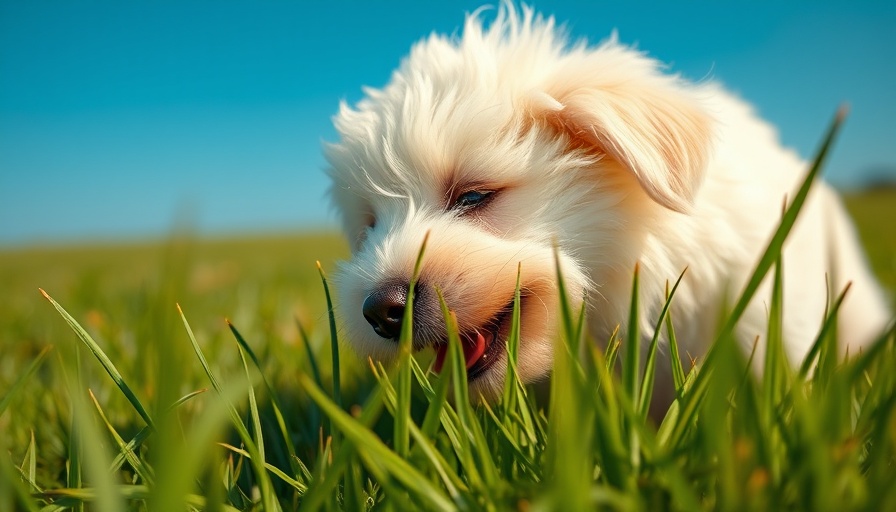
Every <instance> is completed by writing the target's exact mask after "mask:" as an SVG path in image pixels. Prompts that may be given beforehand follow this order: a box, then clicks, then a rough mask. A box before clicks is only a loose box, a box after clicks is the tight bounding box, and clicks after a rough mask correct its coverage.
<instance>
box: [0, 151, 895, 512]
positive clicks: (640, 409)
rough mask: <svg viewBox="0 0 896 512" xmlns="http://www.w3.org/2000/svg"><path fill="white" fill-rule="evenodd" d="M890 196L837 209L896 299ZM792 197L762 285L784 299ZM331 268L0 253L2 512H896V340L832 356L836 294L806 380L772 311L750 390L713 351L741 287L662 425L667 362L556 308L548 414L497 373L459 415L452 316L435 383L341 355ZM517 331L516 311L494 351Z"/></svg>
mask: <svg viewBox="0 0 896 512" xmlns="http://www.w3.org/2000/svg"><path fill="white" fill-rule="evenodd" d="M827 147H828V145H827V144H825V145H823V148H824V149H826V148H827ZM808 183H811V181H807V184H808ZM886 194H888V192H880V191H878V192H874V195H871V196H869V198H868V199H866V198H863V197H850V198H847V205H848V206H849V207H850V209H851V210H852V211H853V213H855V214H856V218H857V220H858V224H859V231H860V233H861V234H862V236H863V237H864V238H865V240H866V245H867V247H868V250H869V254H870V259H871V261H872V264H873V265H874V267H875V270H876V271H877V272H878V275H879V276H881V279H882V281H883V282H885V283H886V284H887V285H888V286H889V289H890V290H894V289H896V281H894V280H892V278H893V276H894V275H896V273H894V268H896V258H894V254H896V248H894V244H896V237H894V236H893V235H892V234H891V233H890V231H889V230H887V228H886V226H885V224H884V223H880V222H879V219H882V218H893V217H894V215H896V194H894V193H893V192H892V191H890V192H889V194H890V195H889V196H887V195H886ZM800 197H801V196H799V195H797V196H796V197H795V198H794V203H793V205H792V208H791V209H790V210H789V211H788V213H787V214H785V216H784V221H783V222H782V228H781V232H780V234H779V237H777V238H776V239H775V241H774V242H773V243H772V244H771V246H770V248H769V251H768V253H767V254H766V257H765V258H764V259H763V260H762V262H761V264H760V265H759V266H758V267H757V276H756V280H758V279H759V278H761V277H762V275H765V274H769V275H771V276H772V278H773V279H775V282H776V283H777V284H776V286H775V292H776V293H775V294H774V295H775V297H778V298H780V296H781V285H780V280H779V279H778V278H777V276H779V273H780V269H781V266H782V265H787V261H783V262H782V261H780V258H779V250H780V243H781V242H782V241H783V239H784V237H785V236H786V230H787V226H788V224H789V223H792V221H793V219H794V218H795V215H796V214H797V212H798V208H799V202H800V200H801V199H800ZM882 198H883V199H882ZM887 198H889V200H887ZM875 208H876V209H877V210H875ZM875 220H877V223H876V224H875V222H874V221H875ZM878 226H884V227H882V228H880V227H878ZM875 230H878V231H875ZM346 254H347V251H346V247H345V245H344V244H343V243H342V242H341V241H339V239H338V238H337V237H335V236H333V235H327V234H321V235H309V236H307V237H266V238H256V239H244V240H218V241H214V240H212V241H199V240H195V239H192V238H190V237H186V236H175V237H172V238H171V239H170V240H169V241H166V242H163V243H147V244H133V245H119V246H109V247H97V246H86V247H44V248H31V249H20V250H12V251H5V252H0V282H2V283H4V287H5V289H4V291H3V294H4V302H3V307H2V308H0V349H2V353H3V357H2V358H0V433H2V435H0V448H2V451H3V453H2V455H0V459H2V460H0V510H47V511H53V510H65V509H72V510H124V509H135V510H164V511H167V510H185V509H186V510H277V509H280V510H296V509H299V508H301V509H307V510H317V509H325V510H368V509H369V510H408V509H425V510H455V509H459V510H488V509H491V510H507V509H511V510H513V509H516V510H530V509H533V510H539V509H540V510H582V509H590V508H595V507H601V508H610V509H620V510H645V509H647V510H654V509H660V510H666V509H674V510H701V509H707V510H709V509H721V510H731V509H745V510H769V509H811V510H822V509H831V510H896V466H894V465H896V374H894V372H893V371H892V369H893V368H896V339H894V334H893V333H892V332H890V333H889V336H884V337H882V338H881V340H880V342H879V343H878V344H876V345H875V346H874V347H873V348H872V349H871V350H869V351H867V352H865V353H863V354H859V355H858V356H857V357H854V358H853V359H851V360H850V361H848V362H840V361H838V360H837V359H836V358H835V357H833V354H834V353H835V352H836V347H835V343H836V340H835V338H834V336H833V335H832V333H833V332H834V330H833V329H830V326H831V324H832V323H833V322H834V318H835V313H836V307H837V306H836V305H837V296H836V295H837V294H838V293H839V292H840V291H839V290H835V291H834V294H833V296H832V297H831V305H832V306H831V315H830V321H829V322H827V323H826V324H825V325H823V326H819V331H820V332H819V336H818V338H817V343H816V345H815V347H814V349H813V361H812V362H813V363H814V371H812V372H810V371H809V370H811V369H812V365H804V366H799V365H797V366H793V365H791V364H789V363H788V362H787V361H786V360H785V357H784V355H783V351H782V350H781V342H782V339H781V329H780V321H781V319H782V318H783V317H784V315H786V314H787V311H786V310H785V309H784V308H783V307H782V304H781V303H780V301H779V300H773V301H772V303H771V304H770V306H769V315H770V319H771V321H770V326H769V333H768V339H769V350H768V351H767V354H766V358H765V359H764V360H763V361H757V362H756V364H761V365H762V366H763V367H764V369H765V371H764V373H763V376H762V377H761V378H757V377H755V376H754V375H753V374H752V373H751V372H748V371H747V370H746V368H747V366H748V364H749V362H748V359H749V355H744V354H742V353H741V352H740V351H739V350H737V348H736V347H735V344H734V343H733V339H732V338H731V335H730V332H731V327H732V326H733V325H734V323H735V322H736V320H737V315H738V311H740V307H741V306H740V304H742V303H745V302H744V301H746V300H748V299H749V294H750V293H751V292H750V288H749V287H748V289H747V291H746V292H745V294H744V297H742V300H741V301H740V302H738V303H735V304H733V305H732V306H733V307H732V310H731V313H730V314H729V317H728V320H727V322H726V323H725V324H724V325H725V326H726V327H725V328H723V329H722V330H721V331H720V333H719V337H718V340H717V342H716V344H715V345H714V349H713V350H712V352H711V353H710V354H708V355H707V357H706V358H704V359H702V360H701V361H699V364H697V365H696V366H693V367H682V366H681V365H680V364H674V363H673V364H672V367H671V368H670V370H671V372H672V375H673V377H674V381H675V386H676V392H677V395H676V396H677V399H676V401H675V403H674V404H673V406H672V408H671V409H670V411H669V413H668V415H667V416H666V418H665V420H664V421H662V422H660V424H659V425H655V424H653V423H652V422H651V421H649V420H648V419H647V411H648V410H649V406H650V396H651V390H652V386H653V380H652V373H651V372H650V371H649V370H650V369H652V368H655V367H656V366H657V365H660V364H663V365H667V364H670V363H669V362H668V361H667V360H666V359H665V358H660V357H657V355H656V345H655V344H650V345H649V346H648V347H640V346H639V344H637V343H633V340H635V339H637V333H632V332H629V333H626V334H625V335H624V336H625V339H622V340H592V339H589V338H588V337H587V335H586V333H585V332H584V329H583V313H582V311H578V310H572V309H570V308H569V305H568V303H566V302H565V301H564V302H563V304H562V306H563V315H562V317H563V320H562V324H561V326H560V335H559V336H558V338H557V340H556V347H555V353H556V354H557V360H556V363H555V365H556V366H555V378H554V379H552V381H551V385H550V399H549V400H547V401H544V400H539V399H538V398H537V397H536V393H535V392H534V390H532V389H530V388H528V387H526V386H523V385H522V384H521V383H520V382H519V381H518V379H517V377H516V373H515V370H514V368H513V366H512V365H511V371H510V374H509V375H510V378H509V379H508V380H507V382H506V385H505V388H504V393H503V396H502V398H501V400H499V401H498V402H497V403H495V404H492V405H485V406H481V407H472V406H470V403H469V400H468V397H467V387H466V384H465V383H466V373H465V370H464V364H463V354H462V351H461V349H460V345H459V339H458V336H457V333H456V328H451V327H452V326H453V317H452V314H451V312H450V311H448V309H447V307H446V308H445V311H444V313H445V317H446V321H447V322H448V325H449V332H450V333H451V336H450V343H451V348H450V350H449V355H448V357H447V358H446V361H445V365H444V368H443V371H442V375H441V376H435V375H433V374H432V373H430V372H429V371H428V360H427V359H426V358H420V359H416V358H414V357H411V355H410V352H409V351H406V352H405V353H404V354H403V357H402V358H401V359H402V361H401V364H400V365H399V367H398V368H383V367H381V366H379V365H378V364H375V363H369V364H368V363H367V362H361V361H358V360H357V359H356V358H354V357H352V356H351V355H349V354H340V353H339V349H340V346H342V345H341V344H340V343H344V342H345V340H339V343H337V340H336V336H337V335H338V331H337V330H336V329H335V328H333V321H334V319H333V318H332V315H329V314H328V310H329V308H328V306H327V304H328V302H329V300H330V297H329V292H328V291H326V283H327V281H326V274H327V272H331V271H332V270H333V269H334V267H335V264H334V261H335V260H336V259H339V258H342V257H345V256H346ZM424 257H425V253H424ZM317 260H319V261H320V264H319V265H318V264H316V261H317ZM558 272H562V269H558ZM888 276H889V277H888ZM675 284H676V283H670V286H669V292H668V294H667V296H668V297H667V302H671V301H674V300H675V298H674V292H675ZM638 285H639V284H638V279H637V271H635V272H634V273H633V282H632V286H633V287H637V286H638ZM38 287H41V288H43V289H44V290H46V293H47V299H49V301H48V300H45V299H44V298H43V297H41V295H40V294H39V293H38V291H37V290H38ZM635 296H637V295H635ZM443 306H444V304H443ZM638 307H639V306H638V303H637V301H635V302H633V303H632V314H633V315H635V314H637V312H638ZM665 313H666V311H665V310H664V311H663V312H662V313H661V315H660V316H659V317H658V318H656V319H655V321H656V323H657V325H658V326H659V327H661V329H656V331H657V332H660V331H662V332H665V333H667V334H668V335H669V338H670V339H672V340H674V339H675V337H674V332H675V327H674V320H675V319H674V318H672V317H671V316H668V315H666V314H665ZM405 325H406V326H410V325H411V322H405ZM407 331H408V330H407V329H406V332H404V333H403V337H404V338H403V340H402V343H401V346H402V347H405V348H407V347H409V344H408V340H409V339H410V338H409V336H410V334H411V333H410V332H407ZM518 333H519V311H518V308H517V307H515V308H514V312H513V328H512V334H511V336H510V340H508V344H509V347H508V349H509V352H510V353H511V354H514V353H515V352H516V347H517V345H518V343H519V339H518ZM596 341H601V342H603V343H596ZM600 346H605V347H606V349H599V348H598V347H600ZM670 349H671V350H673V353H674V350H675V349H676V346H675V344H674V343H673V344H672V346H671V347H670ZM576 353H581V354H582V356H581V357H572V356H571V354H576ZM675 360H677V359H673V361H675ZM640 361H644V364H643V365H642V364H641V363H640ZM792 363H797V362H792ZM642 366H644V367H646V368H647V369H648V371H644V372H642V371H640V370H639V368H641V367H642Z"/></svg>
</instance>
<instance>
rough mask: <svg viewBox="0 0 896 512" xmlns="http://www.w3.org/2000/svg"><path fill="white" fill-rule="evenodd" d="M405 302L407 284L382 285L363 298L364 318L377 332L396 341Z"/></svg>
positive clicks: (406, 300)
mask: <svg viewBox="0 0 896 512" xmlns="http://www.w3.org/2000/svg"><path fill="white" fill-rule="evenodd" d="M407 302H408V287H407V285H401V284H393V285H388V286H384V287H382V288H380V289H379V290H376V291H375V292H373V293H371V294H370V295H368V296H367V298H366V299H364V306H363V311H364V318H365V319H366V320H367V322H368V323H369V324H370V326H371V327H373V330H374V331H375V332H376V333H377V334H379V335H380V336H382V337H383V338H388V339H393V340H396V341H397V340H398V337H399V336H400V335H401V319H402V318H403V317H404V307H405V305H406V304H407Z"/></svg>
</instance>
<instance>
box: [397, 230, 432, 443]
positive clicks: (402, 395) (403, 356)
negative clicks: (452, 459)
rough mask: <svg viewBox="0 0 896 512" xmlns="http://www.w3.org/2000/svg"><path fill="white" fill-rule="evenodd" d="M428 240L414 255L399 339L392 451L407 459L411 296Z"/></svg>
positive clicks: (409, 401) (411, 317) (412, 298)
mask: <svg viewBox="0 0 896 512" xmlns="http://www.w3.org/2000/svg"><path fill="white" fill-rule="evenodd" d="M428 240H429V231H427V232H426V234H425V235H423V242H422V243H421V244H420V250H419V251H418V252H417V261H416V262H415V263H414V273H413V275H412V276H411V282H410V284H409V285H408V294H407V302H406V303H405V307H404V316H403V318H402V320H401V335H400V336H399V338H398V354H399V355H398V408H397V409H396V411H395V425H394V427H395V428H394V439H393V441H392V442H393V443H394V446H395V452H396V453H398V455H400V456H401V457H407V456H408V452H409V449H410V430H409V427H408V425H409V423H410V422H411V365H410V363H409V359H410V358H411V351H412V347H413V343H414V295H415V294H416V291H417V290H416V288H417V280H418V279H419V278H420V268H421V267H422V265H423V255H424V253H425V252H426V242H427V241H428Z"/></svg>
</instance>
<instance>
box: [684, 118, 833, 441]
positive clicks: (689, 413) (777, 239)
mask: <svg viewBox="0 0 896 512" xmlns="http://www.w3.org/2000/svg"><path fill="white" fill-rule="evenodd" d="M845 116H846V109H845V108H840V109H839V110H838V111H837V114H836V116H835V117H834V120H833V121H832V122H831V125H830V126H829V128H828V130H827V133H826V134H825V136H824V139H823V142H822V144H821V147H820V149H819V150H818V153H817V154H816V156H815V158H814V159H813V162H812V165H811V166H810V168H809V172H808V173H806V177H805V178H804V179H803V181H802V183H801V184H800V187H799V189H798V191H797V193H796V194H795V195H794V198H793V201H792V202H791V203H790V205H789V206H788V207H787V210H786V211H785V212H784V215H783V217H782V219H781V222H780V223H779V225H778V228H777V229H776V230H775V234H774V235H773V236H772V239H771V240H770V241H769V244H768V246H767V247H766V249H765V252H764V253H763V255H762V257H761V258H760V259H759V261H758V262H757V263H756V267H755V269H754V270H753V273H752V274H751V277H750V279H748V280H747V284H746V285H745V286H744V290H743V291H742V292H741V294H740V297H739V299H738V300H737V303H736V304H735V306H734V308H733V309H732V311H731V313H730V314H729V315H728V319H727V321H726V322H725V324H724V325H723V327H722V329H721V330H720V332H719V334H718V337H717V338H716V341H715V343H713V344H712V346H711V347H710V348H709V350H708V351H707V353H706V356H705V357H704V362H703V365H704V366H706V367H709V368H711V367H712V364H711V362H712V360H713V358H714V357H715V353H716V352H717V351H718V350H719V348H718V347H719V346H720V345H721V344H723V343H731V342H733V341H734V337H733V336H731V333H733V332H734V327H735V325H736V324H737V322H738V320H740V317H741V316H742V315H743V313H744V311H746V309H747V306H748V305H749V303H750V301H751V300H752V299H753V296H754V295H755V294H756V291H757V290H758V289H759V285H760V284H761V282H762V281H763V279H764V278H765V275H766V274H767V273H768V271H769V269H770V268H771V266H772V265H773V264H774V262H775V260H776V259H777V258H778V256H779V255H780V254H781V251H782V249H783V246H784V240H785V239H786V238H787V236H788V235H789V234H790V231H791V229H792V228H793V225H794V223H796V219H797V216H798V215H799V212H800V209H802V207H803V204H804V203H805V201H806V198H807V197H808V195H809V190H810V189H811V187H812V184H813V183H814V181H815V177H816V176H817V175H818V173H819V172H820V171H821V167H822V165H823V164H824V161H825V158H826V157H827V154H828V151H829V150H830V148H831V146H832V145H833V143H834V139H835V138H836V136H837V133H838V132H839V131H840V127H841V126H842V124H843V120H844V118H845ZM711 373H712V372H711V371H703V372H700V373H699V374H698V375H697V378H696V380H695V382H694V386H693V388H692V390H691V392H690V393H689V394H688V398H687V399H686V400H685V401H684V405H683V407H682V409H681V420H680V421H679V422H678V423H676V425H675V428H674V430H673V431H672V433H671V444H670V446H672V447H677V446H678V444H679V442H680V441H681V438H682V436H683V434H684V431H685V429H686V427H687V426H688V425H690V424H691V420H692V419H693V417H694V416H695V415H696V413H697V409H698V406H699V404H700V402H701V401H702V400H703V396H705V395H706V392H707V390H708V385H709V375H710V374H711Z"/></svg>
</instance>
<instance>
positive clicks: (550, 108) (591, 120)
mask: <svg viewBox="0 0 896 512" xmlns="http://www.w3.org/2000/svg"><path fill="white" fill-rule="evenodd" d="M654 79H655V83H654V82H653V81H649V80H648V81H646V83H643V84H640V85H638V84H637V83H635V82H639V81H638V80H634V81H630V82H627V83H623V84H617V85H614V86H598V87H581V88H572V87H570V86H569V82H567V84H565V87H564V88H565V89H566V90H565V91H563V92H562V93H560V91H558V92H540V93H536V94H534V95H533V96H532V97H531V99H532V100H533V101H532V102H531V105H532V106H533V107H534V110H536V111H540V112H541V116H538V115H537V114H536V117H542V118H543V119H544V120H545V121H547V123H548V124H549V125H551V126H553V127H554V128H555V129H557V130H559V131H562V132H563V133H565V134H566V135H567V136H568V137H569V138H570V141H571V143H572V144H573V145H574V146H576V147H580V148H585V149H587V150H591V151H596V152H600V153H603V154H605V155H607V156H609V157H610V158H613V159H614V160H616V161H617V162H619V163H620V164H621V165H623V166H624V167H625V168H627V169H628V170H630V171H631V172H632V173H633V174H634V175H635V177H636V178H637V179H638V182H639V183H640V185H641V187H642V188H643V189H644V191H645V192H646V193H647V194H648V195H649V196H650V197H651V198H653V200H654V201H656V202H657V203H659V204H661V205H663V206H665V207H666V208H669V209H670V210H674V211H678V212H686V211H688V210H689V209H690V207H691V205H692V204H693V200H694V197H695V195H696V193H697V190H698V188H699V187H700V184H701V182H702V181H703V174H704V170H705V167H706V162H707V160H708V157H709V152H710V151H711V146H712V119H711V118H710V117H709V115H708V114H707V113H706V112H705V111H704V110H703V109H702V108H701V107H700V106H699V105H698V104H697V102H696V101H695V100H694V99H692V98H690V97H688V95H687V94H686V93H684V92H683V91H682V90H679V87H677V86H676V85H677V84H674V83H672V82H673V81H674V80H673V79H672V78H671V77H661V78H659V79H656V77H654Z"/></svg>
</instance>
